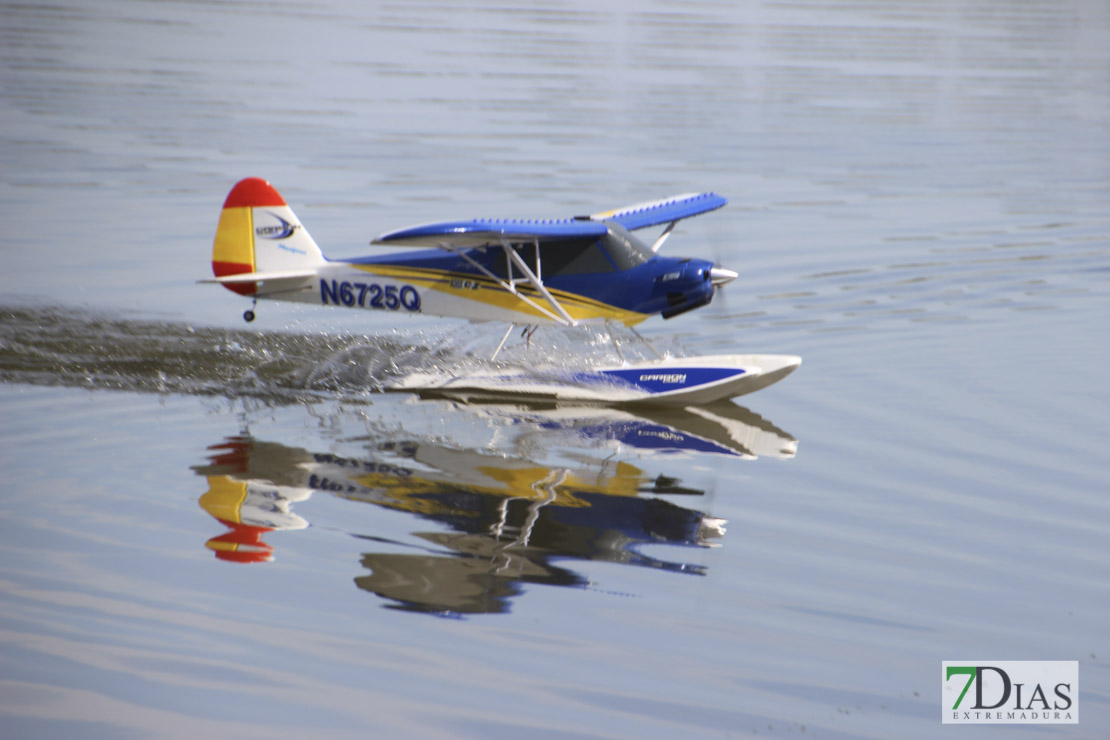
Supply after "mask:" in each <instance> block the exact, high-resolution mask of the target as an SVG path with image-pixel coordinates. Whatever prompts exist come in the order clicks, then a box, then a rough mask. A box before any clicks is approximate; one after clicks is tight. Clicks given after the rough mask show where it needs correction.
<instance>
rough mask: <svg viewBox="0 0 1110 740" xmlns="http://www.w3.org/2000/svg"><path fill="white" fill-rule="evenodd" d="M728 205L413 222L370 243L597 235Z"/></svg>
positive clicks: (667, 202) (704, 197)
mask: <svg viewBox="0 0 1110 740" xmlns="http://www.w3.org/2000/svg"><path fill="white" fill-rule="evenodd" d="M726 203H728V200H726V199H725V198H723V197H722V196H720V195H717V194H716V193H685V194H683V195H674V196H671V197H670V198H663V199H662V200H653V201H648V202H646V203H637V204H635V205H631V206H625V207H623V208H617V209H615V210H612V211H603V212H601V213H594V214H591V215H589V216H579V217H576V218H563V219H551V220H534V219H488V218H476V219H473V220H471V221H440V222H437V223H430V224H421V225H420V226H410V227H408V228H405V229H398V230H397V231H390V232H388V233H386V234H382V235H381V236H379V237H378V238H377V239H375V240H374V241H372V242H370V243H371V244H374V245H379V246H391V247H444V246H445V245H450V246H452V247H455V248H458V249H467V248H470V247H481V246H486V245H491V244H501V243H503V242H532V241H540V242H544V241H552V240H574V239H583V240H585V239H597V238H598V237H601V236H604V235H605V232H606V230H607V229H606V228H605V225H604V224H603V223H602V222H603V221H616V222H617V223H619V224H620V225H621V226H623V227H624V228H626V229H628V230H630V231H632V230H635V229H643V228H646V227H648V226H656V225H658V224H670V223H674V222H676V221H681V220H682V219H684V218H690V217H691V216H697V215H699V214H702V213H707V212H709V211H715V210H717V209H718V208H720V207H722V206H724V205H725V204H726Z"/></svg>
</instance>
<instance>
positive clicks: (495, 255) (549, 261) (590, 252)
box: [487, 221, 652, 280]
mask: <svg viewBox="0 0 1110 740" xmlns="http://www.w3.org/2000/svg"><path fill="white" fill-rule="evenodd" d="M605 225H606V226H608V227H609V231H608V233H606V234H605V235H604V236H602V237H601V238H600V239H598V240H596V241H583V240H582V239H560V240H555V241H543V242H540V265H539V275H540V278H541V279H544V280H546V279H547V278H550V277H555V276H557V275H590V274H596V273H604V272H616V271H617V270H627V269H629V268H632V267H635V266H636V265H642V264H643V263H645V262H647V261H648V260H649V259H651V258H652V253H651V249H650V248H649V247H648V246H647V245H645V244H644V243H643V242H642V241H640V240H639V239H637V238H636V237H635V236H633V235H632V234H630V233H629V232H628V231H627V230H626V229H625V228H624V227H622V226H621V225H620V224H618V223H615V222H613V221H607V222H605ZM487 249H488V250H489V254H490V261H489V265H490V268H491V270H492V271H493V273H494V274H495V275H497V277H499V278H502V279H504V278H505V277H506V274H507V267H508V265H507V262H506V259H505V255H504V253H503V252H502V251H501V250H500V249H499V248H495V247H487ZM513 251H514V252H516V253H517V254H518V255H519V256H520V258H521V259H522V260H523V261H524V263H525V264H527V265H528V269H530V270H532V272H536V271H537V270H536V245H535V244H534V243H532V244H528V243H525V244H514V245H513ZM523 276H524V275H523V273H522V272H521V271H520V269H519V268H518V267H516V266H515V265H514V266H513V268H512V277H513V279H514V280H516V279H520V278H522V277H523Z"/></svg>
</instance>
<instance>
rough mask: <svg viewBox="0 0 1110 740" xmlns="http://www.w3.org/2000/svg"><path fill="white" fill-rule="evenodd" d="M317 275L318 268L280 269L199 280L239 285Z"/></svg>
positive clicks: (298, 278) (299, 278)
mask: <svg viewBox="0 0 1110 740" xmlns="http://www.w3.org/2000/svg"><path fill="white" fill-rule="evenodd" d="M312 277H316V270H279V271H271V272H240V273H238V274H237V275H224V276H223V277H217V278H207V279H205V280H198V281H197V282H198V283H219V284H220V285H239V284H243V283H265V282H274V281H277V280H304V279H307V278H312Z"/></svg>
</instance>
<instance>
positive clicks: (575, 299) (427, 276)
mask: <svg viewBox="0 0 1110 740" xmlns="http://www.w3.org/2000/svg"><path fill="white" fill-rule="evenodd" d="M350 266H351V267H354V268H356V269H359V270H362V271H364V272H369V273H371V274H374V275H380V276H382V277H390V278H394V279H396V280H403V281H405V282H408V283H413V284H414V285H419V286H421V287H424V288H429V289H431V290H438V291H440V292H442V293H446V294H448V295H450V296H453V297H456V298H464V299H467V300H472V301H478V302H479V303H484V304H486V305H489V306H496V307H498V308H504V309H506V310H511V311H518V312H520V313H527V314H530V315H533V316H536V317H537V318H546V317H545V316H544V314H543V313H541V312H540V311H538V310H537V309H536V308H535V307H533V306H530V305H528V303H526V302H525V301H522V300H521V299H520V298H519V297H517V296H515V295H513V294H512V293H510V292H509V291H507V290H506V289H505V288H504V287H503V286H502V285H501V284H500V283H498V282H497V281H495V280H492V279H490V278H488V277H486V276H484V275H475V274H473V273H466V272H450V271H448V270H430V269H427V268H421V267H394V266H392V265H376V264H350ZM467 285H476V286H477V288H472V287H466V286H467ZM545 287H546V286H545ZM516 289H517V291H518V292H519V293H521V294H522V295H524V296H526V297H528V298H529V299H530V300H532V301H534V302H535V303H537V304H538V305H540V306H543V307H544V308H549V304H548V302H547V299H545V298H544V297H543V296H542V295H540V293H539V291H537V290H536V289H535V288H533V287H532V285H531V284H529V283H523V282H521V283H517V285H516ZM547 290H548V292H549V293H551V295H552V296H554V298H555V300H557V301H558V302H559V305H561V306H562V307H563V309H564V310H566V312H567V313H568V314H569V315H570V316H571V318H573V319H576V320H579V321H585V320H587V319H611V320H614V321H620V322H622V323H624V324H626V325H627V326H632V325H633V324H638V323H640V322H641V321H643V320H644V319H646V318H647V317H648V314H644V313H639V312H638V311H629V310H627V309H623V308H617V307H616V306H613V305H610V304H608V303H605V302H603V301H598V300H594V299H592V298H586V297H585V296H582V295H579V294H578V293H570V292H567V291H563V290H557V289H553V288H550V287H548V288H547Z"/></svg>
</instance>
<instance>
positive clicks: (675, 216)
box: [590, 193, 728, 231]
mask: <svg viewBox="0 0 1110 740" xmlns="http://www.w3.org/2000/svg"><path fill="white" fill-rule="evenodd" d="M726 203H728V200H727V199H725V198H724V197H722V196H720V195H717V194H716V193H685V194H683V195H673V196H671V197H670V198H664V199H662V200H653V201H648V202H647V203H637V204H636V205H631V206H625V207H624V208H617V209H616V210H613V211H604V212H602V213H594V214H591V215H590V219H591V220H592V221H616V222H617V223H619V224H620V225H621V226H623V227H624V228H626V229H628V230H629V231H634V230H636V229H643V228H646V227H648V226H656V225H658V224H667V223H671V222H673V221H681V220H682V219H684V218H690V217H691V216H697V215H700V214H702V213H708V212H709V211H715V210H717V209H718V208H720V207H722V206H724V205H725V204H726Z"/></svg>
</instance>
